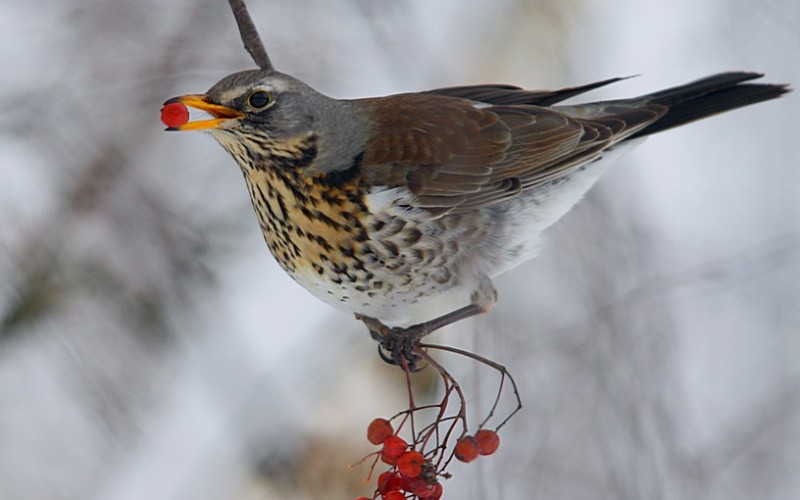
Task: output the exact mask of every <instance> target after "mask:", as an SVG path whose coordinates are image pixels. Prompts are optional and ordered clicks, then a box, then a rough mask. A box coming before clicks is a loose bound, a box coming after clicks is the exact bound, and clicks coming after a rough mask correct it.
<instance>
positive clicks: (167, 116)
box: [161, 102, 189, 128]
mask: <svg viewBox="0 0 800 500" xmlns="http://www.w3.org/2000/svg"><path fill="white" fill-rule="evenodd" d="M188 121H189V110H188V109H187V108H186V106H185V105H184V104H182V103H180V102H171V103H169V104H167V105H165V106H164V107H163V108H161V122H162V123H163V124H164V125H166V126H167V127H169V128H177V127H180V126H181V125H183V124H185V123H186V122H188Z"/></svg>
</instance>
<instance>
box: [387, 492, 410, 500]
mask: <svg viewBox="0 0 800 500" xmlns="http://www.w3.org/2000/svg"><path fill="white" fill-rule="evenodd" d="M383 500H406V496H405V495H403V494H402V493H400V492H399V491H390V492H389V493H387V494H385V495H383Z"/></svg>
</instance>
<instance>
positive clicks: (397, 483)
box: [378, 471, 403, 495]
mask: <svg viewBox="0 0 800 500" xmlns="http://www.w3.org/2000/svg"><path fill="white" fill-rule="evenodd" d="M402 489H403V480H402V479H401V478H400V474H398V473H397V472H391V471H386V472H384V473H382V474H381V475H380V476H378V492H379V493H380V494H381V495H383V494H384V493H388V492H390V491H400V490H402Z"/></svg>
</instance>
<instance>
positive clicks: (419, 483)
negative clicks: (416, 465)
mask: <svg viewBox="0 0 800 500" xmlns="http://www.w3.org/2000/svg"><path fill="white" fill-rule="evenodd" d="M406 491H408V492H409V493H413V494H414V495H416V496H417V498H421V499H426V498H431V496H432V495H433V491H434V490H433V485H432V484H428V483H426V482H425V481H424V480H422V479H420V478H416V479H412V480H411V481H410V482H409V484H408V488H406Z"/></svg>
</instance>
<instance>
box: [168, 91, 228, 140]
mask: <svg viewBox="0 0 800 500" xmlns="http://www.w3.org/2000/svg"><path fill="white" fill-rule="evenodd" d="M176 102H179V103H181V104H183V105H185V106H188V107H190V108H195V109H199V110H200V111H205V112H206V113H208V114H210V115H211V116H213V117H214V118H212V119H210V120H197V121H194V122H188V123H185V124H183V125H179V126H177V127H170V128H169V129H168V130H180V131H184V130H206V129H212V128H219V127H220V125H221V124H222V123H223V122H226V121H228V120H231V119H234V118H242V117H243V116H244V113H241V112H239V111H236V110H235V109H231V108H229V107H227V106H222V105H220V104H215V103H213V102H211V101H210V100H209V99H208V97H207V96H205V95H203V94H190V95H184V96H179V97H173V98H172V99H170V100H168V101H166V102H165V103H164V105H165V106H166V105H167V104H172V103H176Z"/></svg>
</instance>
